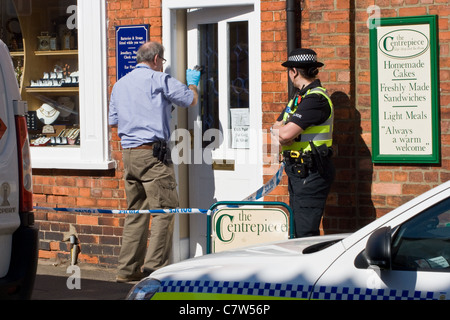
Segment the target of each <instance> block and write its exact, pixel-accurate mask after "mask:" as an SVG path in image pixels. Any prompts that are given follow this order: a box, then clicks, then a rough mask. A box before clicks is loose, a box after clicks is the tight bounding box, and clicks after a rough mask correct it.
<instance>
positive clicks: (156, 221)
mask: <svg viewBox="0 0 450 320" xmlns="http://www.w3.org/2000/svg"><path fill="white" fill-rule="evenodd" d="M123 163H124V168H125V177H124V178H125V192H126V196H127V203H128V210H151V209H170V208H176V207H178V195H177V191H176V180H175V174H174V170H173V165H165V164H164V163H162V162H161V161H158V160H157V159H156V158H155V157H153V151H152V150H150V149H125V150H123ZM150 218H151V219H150ZM150 221H151V228H150V230H149V223H150ZM173 222H174V219H173V214H166V213H163V214H152V215H150V214H127V216H126V218H125V224H124V229H123V237H122V247H121V250H120V254H119V266H118V275H120V276H122V277H127V276H131V275H133V274H136V273H138V272H139V271H141V270H142V269H143V270H145V271H148V272H152V271H154V270H156V269H159V268H161V267H163V266H165V265H167V264H168V263H169V258H170V253H171V250H172V235H173ZM149 234H150V238H149ZM147 240H148V248H147Z"/></svg>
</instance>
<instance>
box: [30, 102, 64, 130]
mask: <svg viewBox="0 0 450 320" xmlns="http://www.w3.org/2000/svg"><path fill="white" fill-rule="evenodd" d="M59 115H60V112H59V111H58V110H56V109H55V108H53V107H52V106H51V105H49V104H47V103H44V104H43V105H42V106H41V107H40V108H39V109H37V110H36V116H37V117H38V119H39V120H41V122H42V123H44V124H46V125H50V124H52V123H53V122H55V121H56V119H57V118H58V117H59Z"/></svg>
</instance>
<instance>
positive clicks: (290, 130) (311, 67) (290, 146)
mask: <svg viewBox="0 0 450 320" xmlns="http://www.w3.org/2000/svg"><path fill="white" fill-rule="evenodd" d="M282 65H283V66H284V67H286V68H288V72H289V78H290V79H291V81H292V84H293V86H294V87H295V89H296V90H295V94H294V97H293V98H292V99H291V100H290V101H289V103H288V105H287V106H286V108H285V110H284V111H283V112H282V113H281V115H280V116H279V117H278V119H277V121H276V123H275V124H274V125H273V127H272V130H273V134H274V136H275V137H276V138H278V140H279V142H280V144H281V146H282V151H283V152H282V153H283V159H284V162H285V171H286V174H287V176H288V184H289V186H288V188H289V198H290V199H289V201H290V206H291V208H292V211H293V214H294V226H295V236H296V237H297V238H299V237H306V236H315V235H319V234H320V232H319V227H320V221H321V219H322V215H323V210H324V207H325V203H326V200H327V197H328V193H329V191H330V187H331V184H332V182H333V179H334V166H333V163H332V161H331V156H332V149H331V147H332V143H333V104H332V102H331V99H330V97H329V96H328V94H327V91H326V90H325V89H324V88H322V86H321V83H320V80H319V79H317V78H316V76H317V74H318V73H319V68H320V67H322V66H323V63H321V62H318V61H317V54H316V53H315V52H314V51H313V50H311V49H303V48H300V49H295V50H293V51H292V52H291V53H290V54H289V57H288V60H287V61H286V62H284V63H283V64H282Z"/></svg>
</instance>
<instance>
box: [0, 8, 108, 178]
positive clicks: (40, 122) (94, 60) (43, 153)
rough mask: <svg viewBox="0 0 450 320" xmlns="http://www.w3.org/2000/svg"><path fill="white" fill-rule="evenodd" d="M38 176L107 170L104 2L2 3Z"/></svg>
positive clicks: (3, 24)
mask: <svg viewBox="0 0 450 320" xmlns="http://www.w3.org/2000/svg"><path fill="white" fill-rule="evenodd" d="M0 6H1V11H2V13H3V14H2V15H1V29H0V30H1V33H0V36H1V38H2V40H3V41H4V42H5V43H6V44H7V45H8V47H9V49H10V51H11V56H12V59H13V62H14V67H15V70H16V75H17V80H18V83H19V86H20V91H21V95H22V99H23V100H25V101H27V103H28V129H29V134H30V145H31V147H32V148H31V149H32V165H33V168H61V169H109V168H111V167H112V166H113V162H112V161H109V152H108V139H107V138H108V131H107V123H106V117H105V114H106V109H107V108H106V104H107V103H106V101H107V99H106V57H105V52H106V49H105V48H106V32H105V30H106V22H105V16H106V14H105V2H104V1H101V0H47V1H32V0H0Z"/></svg>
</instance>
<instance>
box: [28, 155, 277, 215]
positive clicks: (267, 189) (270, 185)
mask: <svg viewBox="0 0 450 320" xmlns="http://www.w3.org/2000/svg"><path fill="white" fill-rule="evenodd" d="M283 170H284V163H281V166H280V168H279V169H278V171H277V173H276V174H275V175H274V176H273V177H272V178H271V179H270V180H269V181H268V182H267V183H266V184H265V185H263V186H262V187H261V188H259V189H258V190H257V191H256V192H254V193H252V194H251V195H249V196H248V197H246V198H245V199H243V200H242V201H256V200H258V199H261V198H262V197H264V196H266V195H268V194H269V193H271V192H272V191H273V190H274V189H275V188H276V187H277V186H278V185H279V184H280V182H281V178H282V177H283ZM33 208H34V209H35V210H42V211H60V212H75V213H99V214H167V213H172V214H174V213H176V214H207V213H208V212H209V210H208V209H197V208H174V209H152V210H109V209H91V208H49V207H39V206H36V207H33Z"/></svg>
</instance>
